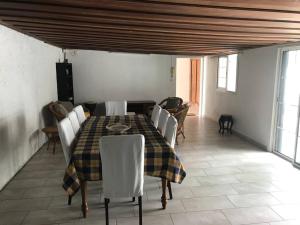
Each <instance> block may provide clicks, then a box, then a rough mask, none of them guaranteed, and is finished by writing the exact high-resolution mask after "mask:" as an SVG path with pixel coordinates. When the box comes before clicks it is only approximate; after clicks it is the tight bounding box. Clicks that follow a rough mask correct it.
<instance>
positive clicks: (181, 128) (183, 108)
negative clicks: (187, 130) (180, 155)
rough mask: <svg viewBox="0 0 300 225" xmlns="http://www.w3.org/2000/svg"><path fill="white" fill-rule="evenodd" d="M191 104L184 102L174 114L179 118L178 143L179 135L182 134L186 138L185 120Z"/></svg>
mask: <svg viewBox="0 0 300 225" xmlns="http://www.w3.org/2000/svg"><path fill="white" fill-rule="evenodd" d="M189 108H190V106H189V104H184V105H182V106H181V107H180V109H179V110H178V111H177V112H176V113H175V114H174V117H175V118H176V119H177V122H178V127H177V133H176V144H178V141H177V139H178V136H179V135H180V134H181V135H182V136H183V138H184V139H185V135H184V121H185V118H186V116H187V113H188V111H189Z"/></svg>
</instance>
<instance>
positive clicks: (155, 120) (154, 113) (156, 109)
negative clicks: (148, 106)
mask: <svg viewBox="0 0 300 225" xmlns="http://www.w3.org/2000/svg"><path fill="white" fill-rule="evenodd" d="M160 112H161V107H160V106H159V105H155V106H154V107H153V110H152V114H151V121H152V122H153V125H154V127H155V128H157V126H158V120H159V115H160Z"/></svg>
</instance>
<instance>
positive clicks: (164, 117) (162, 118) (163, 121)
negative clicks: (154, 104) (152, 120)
mask: <svg viewBox="0 0 300 225" xmlns="http://www.w3.org/2000/svg"><path fill="white" fill-rule="evenodd" d="M169 117H170V113H169V112H168V111H167V110H165V109H162V110H161V112H160V115H159V119H158V125H157V129H158V131H159V132H160V133H161V135H162V136H165V132H166V125H167V122H168V118H169Z"/></svg>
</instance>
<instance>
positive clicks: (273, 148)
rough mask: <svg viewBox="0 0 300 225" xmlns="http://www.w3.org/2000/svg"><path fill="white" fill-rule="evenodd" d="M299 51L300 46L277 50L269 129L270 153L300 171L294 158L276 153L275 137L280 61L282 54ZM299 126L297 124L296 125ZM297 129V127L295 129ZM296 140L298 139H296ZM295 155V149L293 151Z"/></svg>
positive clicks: (299, 166) (280, 70)
mask: <svg viewBox="0 0 300 225" xmlns="http://www.w3.org/2000/svg"><path fill="white" fill-rule="evenodd" d="M297 50H300V46H285V47H281V48H278V55H277V66H276V67H277V69H276V78H275V94H274V104H273V112H274V113H273V118H272V121H273V122H272V127H271V129H272V130H271V141H270V143H271V152H272V153H274V154H275V155H277V156H279V157H281V158H283V159H284V160H286V161H288V162H290V163H291V164H292V165H293V166H294V167H297V168H299V169H300V164H297V163H295V156H294V158H289V157H287V156H285V155H284V154H282V153H280V152H278V151H276V135H277V124H278V111H279V104H278V99H279V95H280V86H281V74H282V59H283V52H285V51H297ZM298 114H299V115H298V119H299V116H300V110H299V111H298ZM298 124H299V123H298ZM297 129H299V127H298V128H297ZM297 140H298V139H297ZM297 140H296V146H295V147H296V148H297ZM295 154H296V149H295Z"/></svg>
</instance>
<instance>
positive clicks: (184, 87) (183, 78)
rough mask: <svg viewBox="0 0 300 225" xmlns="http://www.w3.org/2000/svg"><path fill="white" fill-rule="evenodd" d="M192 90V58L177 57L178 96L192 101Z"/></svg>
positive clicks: (185, 100)
mask: <svg viewBox="0 0 300 225" xmlns="http://www.w3.org/2000/svg"><path fill="white" fill-rule="evenodd" d="M190 90H191V59H190V58H177V59H176V96H177V97H181V98H182V99H183V101H184V102H189V101H190Z"/></svg>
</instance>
